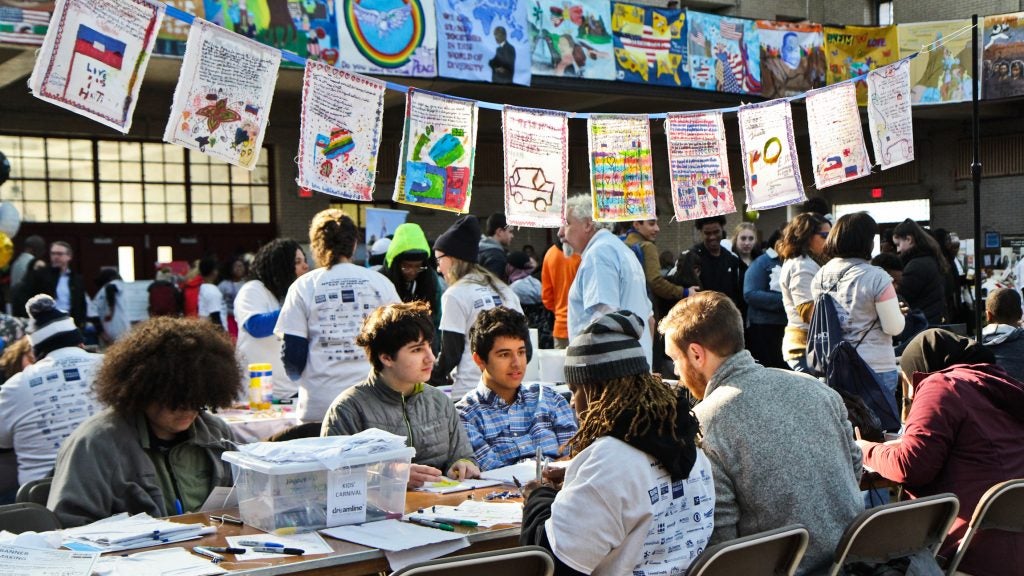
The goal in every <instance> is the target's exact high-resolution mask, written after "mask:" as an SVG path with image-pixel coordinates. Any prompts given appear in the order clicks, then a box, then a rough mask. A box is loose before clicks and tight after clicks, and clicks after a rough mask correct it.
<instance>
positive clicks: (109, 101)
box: [29, 0, 164, 134]
mask: <svg viewBox="0 0 1024 576" xmlns="http://www.w3.org/2000/svg"><path fill="white" fill-rule="evenodd" d="M163 16H164V4H163V3H161V2H152V1H151V0H120V1H116V0H59V1H58V2H57V5H56V9H55V11H54V14H53V17H52V19H51V20H50V27H49V30H47V33H46V39H45V40H44V41H43V47H42V48H41V49H40V51H39V56H38V57H37V58H36V64H35V68H34V69H33V70H32V77H31V78H30V79H29V89H30V90H32V94H33V95H34V96H35V97H36V98H39V99H40V100H45V101H47V102H50V103H52V104H56V105H57V106H60V107H61V108H66V109H68V110H71V111H72V112H75V113H77V114H81V115H82V116H85V117H86V118H89V119H92V120H95V121H97V122H99V123H101V124H104V125H106V126H109V127H111V128H113V129H115V130H117V131H119V132H122V133H125V134H127V133H128V131H129V130H130V129H131V126H132V114H133V113H134V112H135V104H136V102H138V99H139V88H140V87H141V86H142V77H143V76H144V75H145V73H146V66H147V65H148V64H149V56H150V54H151V53H152V51H153V43H154V42H155V41H156V33H157V31H158V30H159V29H160V22H161V21H162V20H163Z"/></svg>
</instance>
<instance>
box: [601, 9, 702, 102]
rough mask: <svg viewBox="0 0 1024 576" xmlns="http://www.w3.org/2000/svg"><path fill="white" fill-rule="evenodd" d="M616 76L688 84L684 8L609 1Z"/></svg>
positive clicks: (678, 84) (648, 82) (624, 79)
mask: <svg viewBox="0 0 1024 576" xmlns="http://www.w3.org/2000/svg"><path fill="white" fill-rule="evenodd" d="M612 39H613V41H614V46H615V68H616V79H617V80H621V81H625V82H636V83H639V84H660V85H663V86H683V87H685V86H689V85H690V75H689V74H688V73H687V67H686V11H685V10H673V9H668V8H655V7H653V6H637V5H635V4H626V3H625V2H612Z"/></svg>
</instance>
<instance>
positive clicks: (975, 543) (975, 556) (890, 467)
mask: <svg viewBox="0 0 1024 576" xmlns="http://www.w3.org/2000/svg"><path fill="white" fill-rule="evenodd" d="M914 382H915V385H914V390H915V393H914V403H913V405H912V406H911V408H910V414H909V415H908V417H907V422H906V430H905V432H904V434H903V439H902V441H901V442H899V443H894V444H892V445H884V444H873V445H871V446H870V447H866V448H865V452H864V464H866V465H868V466H870V467H872V468H874V469H875V470H877V471H878V472H879V473H881V474H882V476H884V477H886V478H889V479H890V480H894V481H896V482H901V483H903V484H904V486H905V488H906V491H907V493H908V494H910V495H911V496H912V497H915V498H916V497H921V496H931V495H933V494H939V493H942V492H952V493H954V494H956V496H957V498H959V500H960V511H959V512H958V513H957V518H956V520H955V521H954V522H953V526H952V528H951V529H950V533H949V537H947V538H946V541H945V542H943V544H942V548H941V549H940V551H939V555H941V556H944V557H945V558H951V557H952V556H953V554H954V553H955V552H956V547H957V545H958V544H959V542H960V540H961V539H962V538H963V535H964V533H965V532H966V531H967V524H968V522H970V519H971V516H972V515H973V514H974V508H975V507H976V506H977V505H978V500H980V499H981V495H982V494H984V493H985V491H986V490H988V489H989V488H991V487H992V486H993V485H995V484H998V483H999V482H1003V481H1005V480H1011V479H1014V478H1024V383H1021V382H1019V381H1017V380H1014V379H1013V378H1012V377H1010V375H1009V374H1007V373H1006V372H1005V371H1003V369H1002V368H1000V367H998V366H996V365H994V364H976V365H973V366H969V365H965V364H958V365H954V366H950V367H949V368H946V369H945V370H940V371H938V372H933V373H931V374H921V373H917V374H914ZM959 570H961V571H963V572H967V573H969V574H972V575H973V576H989V575H991V576H996V575H999V576H1006V575H1012V574H1018V575H1024V534H1012V533H1007V532H1000V531H987V532H981V533H979V534H978V535H977V536H976V537H975V538H974V540H972V541H971V545H970V551H969V552H968V553H967V555H966V557H965V558H964V561H963V562H962V563H961V564H960V568H959Z"/></svg>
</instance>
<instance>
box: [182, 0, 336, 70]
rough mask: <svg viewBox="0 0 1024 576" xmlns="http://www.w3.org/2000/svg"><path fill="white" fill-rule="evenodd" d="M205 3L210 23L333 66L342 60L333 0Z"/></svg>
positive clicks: (205, 1) (261, 0)
mask: <svg viewBox="0 0 1024 576" xmlns="http://www.w3.org/2000/svg"><path fill="white" fill-rule="evenodd" d="M201 4H202V5H203V10H204V12H205V13H206V16H204V18H205V19H206V21H207V22H213V23H214V24H216V25H218V26H220V27H222V28H225V29H227V30H230V31H232V32H234V33H236V34H241V35H242V36H245V37H246V38H252V39H254V40H257V41H259V42H261V43H263V44H266V45H267V46H274V47H275V48H280V49H281V50H287V51H288V52H291V53H293V54H297V55H299V56H301V57H303V58H306V59H307V60H318V61H321V62H327V63H328V64H331V65H332V66H333V65H334V64H336V63H337V62H338V21H337V16H336V12H335V10H334V2H333V1H332V0H259V1H255V2H248V1H244V2H224V1H221V0H204V1H203V2H201ZM282 64H285V65H290V66H295V64H291V63H284V62H283V63H282Z"/></svg>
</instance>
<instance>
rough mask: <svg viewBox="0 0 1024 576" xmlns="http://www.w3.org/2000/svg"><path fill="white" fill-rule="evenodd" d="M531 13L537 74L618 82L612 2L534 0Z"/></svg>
mask: <svg viewBox="0 0 1024 576" xmlns="http://www.w3.org/2000/svg"><path fill="white" fill-rule="evenodd" d="M529 10H530V13H529V15H528V16H527V17H528V18H529V20H528V26H529V29H530V46H531V49H530V63H531V67H532V69H533V73H534V75H536V76H568V77H571V78H588V79H590V80H614V79H615V62H614V60H613V59H612V56H613V54H612V50H613V46H612V35H611V19H612V12H611V2H608V1H607V0H576V1H575V2H573V3H569V2H565V1H564V0H534V1H533V3H531V4H530V9H529Z"/></svg>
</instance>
